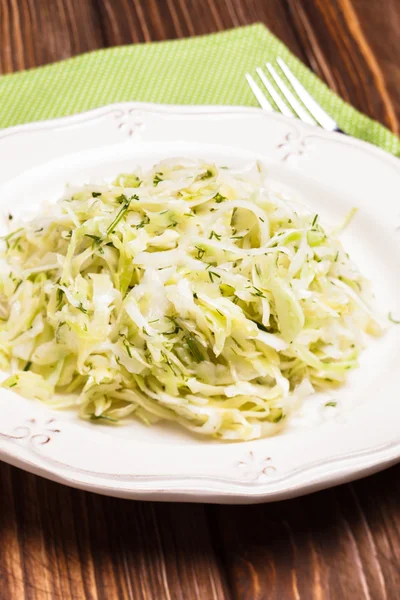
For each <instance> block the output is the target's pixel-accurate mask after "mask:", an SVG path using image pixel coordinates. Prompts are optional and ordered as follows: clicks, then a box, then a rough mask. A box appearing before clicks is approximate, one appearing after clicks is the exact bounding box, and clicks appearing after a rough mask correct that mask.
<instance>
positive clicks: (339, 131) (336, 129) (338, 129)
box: [333, 127, 349, 135]
mask: <svg viewBox="0 0 400 600" xmlns="http://www.w3.org/2000/svg"><path fill="white" fill-rule="evenodd" d="M333 131H336V133H343V134H344V135H349V134H348V133H346V132H345V131H343V129H340V127H335V129H334V130H333Z"/></svg>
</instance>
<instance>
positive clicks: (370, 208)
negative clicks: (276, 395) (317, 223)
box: [0, 103, 400, 503]
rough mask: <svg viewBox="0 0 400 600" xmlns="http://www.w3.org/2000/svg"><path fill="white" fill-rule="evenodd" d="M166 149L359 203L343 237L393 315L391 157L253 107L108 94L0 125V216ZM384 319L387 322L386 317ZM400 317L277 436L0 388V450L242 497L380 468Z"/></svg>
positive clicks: (220, 498)
mask: <svg viewBox="0 0 400 600" xmlns="http://www.w3.org/2000/svg"><path fill="white" fill-rule="evenodd" d="M167 156H186V157H187V156H191V157H197V158H205V159H214V160H216V161H217V162H218V163H219V164H229V165H230V164H234V165H235V164H243V163H246V162H249V161H251V160H253V159H254V158H258V159H261V160H263V161H265V162H266V163H267V164H269V170H270V176H271V179H272V180H274V181H275V182H276V183H275V185H278V186H283V187H286V188H290V189H291V190H294V191H295V193H296V194H297V195H299V196H303V197H304V198H305V199H306V201H307V203H308V204H310V205H311V206H312V207H313V208H314V209H316V210H317V212H318V213H319V214H320V219H321V221H322V222H337V223H338V222H340V221H341V220H342V219H343V217H344V216H345V214H346V213H347V211H348V210H349V209H350V208H351V207H353V206H359V207H360V210H359V212H358V214H357V217H356V218H355V220H354V221H353V222H352V224H351V226H350V227H349V229H348V230H347V231H346V233H345V235H344V236H343V242H344V243H345V245H346V246H347V247H348V248H349V250H350V252H351V254H352V256H353V257H354V258H355V260H356V262H358V264H359V266H360V268H361V270H362V271H363V272H364V273H365V274H366V275H367V276H368V277H370V278H371V279H372V280H373V282H374V286H375V290H376V293H377V297H378V303H379V304H380V306H381V308H382V312H383V313H384V314H387V312H388V311H393V315H394V316H397V318H400V284H399V267H400V260H399V257H400V231H397V230H396V227H397V226H398V225H400V216H399V213H400V206H399V204H398V190H399V189H400V165H399V162H398V160H397V159H395V158H393V157H391V156H389V155H388V154H386V153H384V152H383V151H381V150H378V149H377V148H374V147H372V146H369V145H367V144H365V143H362V142H359V141H356V140H353V139H351V138H348V137H345V136H343V135H340V134H328V133H325V132H324V131H322V130H320V129H316V128H311V127H308V126H306V125H304V124H302V123H301V122H299V121H296V120H294V119H293V120H288V119H286V118H284V117H282V116H280V115H276V114H268V113H265V112H262V111H260V110H258V109H245V108H236V107H232V108H229V107H174V106H157V105H149V104H131V103H129V104H118V105H117V104H116V105H112V106H108V107H104V108H100V109H96V110H93V111H91V112H88V113H85V114H81V115H76V116H73V117H66V118H63V119H58V120H55V121H48V122H44V123H37V124H31V125H25V126H20V127H15V128H12V129H6V130H4V131H2V132H0V165H1V167H0V169H1V172H0V213H1V216H0V218H1V219H2V220H3V223H4V220H5V218H6V217H5V215H6V214H7V213H8V212H9V211H11V212H13V213H14V214H16V213H23V214H24V215H29V213H30V212H32V211H33V212H34V211H35V208H36V207H37V206H38V205H39V204H40V202H42V201H43V200H49V199H50V200H55V199H56V198H57V197H58V196H59V195H60V194H61V193H62V191H63V188H64V184H65V183H67V182H73V183H83V182H85V181H87V180H90V179H92V180H93V179H96V178H97V177H104V176H106V177H109V176H112V175H115V174H117V173H118V172H120V171H124V170H127V169H129V168H134V167H135V165H136V164H139V163H140V164H145V165H146V164H147V165H150V164H152V163H154V162H155V161H156V160H158V159H159V158H164V157H167ZM388 325H390V324H389V322H388ZM399 369H400V326H398V327H396V326H389V328H388V331H387V333H386V334H385V335H384V336H383V337H382V338H381V339H379V340H377V341H373V342H372V343H371V345H370V346H369V348H368V349H367V351H366V352H365V353H364V355H363V357H362V361H361V367H360V369H359V370H358V371H357V372H354V373H353V374H352V376H351V377H350V381H349V384H348V385H346V386H345V387H344V388H343V389H342V390H340V391H339V392H337V393H335V394H334V399H335V400H336V401H337V402H338V408H325V407H324V404H325V402H326V398H324V397H320V396H317V397H316V398H314V399H312V400H310V401H308V402H306V404H305V406H304V409H303V410H302V414H300V415H298V416H297V417H296V418H295V419H294V420H293V423H292V424H291V425H290V427H289V428H288V429H287V430H286V431H285V432H283V433H282V434H280V435H278V436H276V437H273V438H267V439H263V440H258V441H253V442H246V443H236V444H226V443H221V442H216V441H207V440H203V439H199V438H197V437H194V436H191V435H189V434H187V433H185V432H182V431H181V430H179V429H176V428H173V427H170V426H166V425H157V426H155V427H153V428H146V427H145V426H144V425H142V424H140V423H136V422H133V423H132V424H131V425H127V426H124V427H120V428H112V427H106V426H101V425H100V426H99V425H93V424H87V423H84V422H81V421H78V420H77V419H76V418H75V415H73V414H70V413H65V412H57V413H54V412H52V411H50V410H48V409H47V408H46V407H45V406H43V405H41V404H39V403H36V402H34V401H28V400H25V399H23V398H20V397H19V396H17V395H15V394H13V393H12V392H10V391H5V390H1V391H0V458H1V459H2V460H4V461H6V462H9V463H11V464H13V465H17V466H19V467H21V468H23V469H26V470H27V471H31V472H33V473H37V474H40V475H43V476H45V477H48V478H50V479H53V480H55V481H60V482H63V483H67V484H69V485H72V486H75V487H79V488H83V489H87V490H92V491H97V492H100V493H104V494H110V495H113V496H121V497H127V498H138V499H155V500H189V501H209V502H231V503H246V502H260V501H271V500H278V499H282V498H288V497H292V496H296V495H299V494H304V493H307V492H310V491H313V490H317V489H320V488H323V487H327V486H330V485H333V484H337V483H340V482H344V481H348V480H350V479H355V478H357V477H361V476H362V475H365V474H368V473H372V472H374V471H377V470H378V469H382V468H384V467H386V466H388V465H390V464H392V463H394V462H396V461H397V460H398V459H399V457H400V435H399V431H400V430H399V423H400V403H399V391H400V385H399V383H398V373H399Z"/></svg>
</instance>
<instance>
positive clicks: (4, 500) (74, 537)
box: [0, 464, 230, 600]
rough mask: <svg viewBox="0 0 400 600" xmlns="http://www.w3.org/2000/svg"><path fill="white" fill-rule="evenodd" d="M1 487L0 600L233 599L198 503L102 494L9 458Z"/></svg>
mask: <svg viewBox="0 0 400 600" xmlns="http://www.w3.org/2000/svg"><path fill="white" fill-rule="evenodd" d="M0 490H1V493H0V540H1V543H0V600H11V599H12V600H14V598H15V600H19V599H20V598H27V599H29V600H43V599H47V598H61V599H62V600H65V599H68V598H71V599H72V598H73V599H78V600H82V599H83V598H86V599H88V600H109V599H110V598H118V599H121V600H124V599H128V600H142V599H143V600H152V599H155V598H157V599H158V598H166V599H170V600H186V599H187V598H192V597H198V598H207V599H210V600H227V599H229V598H230V596H229V592H228V589H227V586H226V582H225V580H224V578H225V575H224V572H223V571H222V570H221V569H220V568H219V566H220V558H219V557H218V556H217V554H216V550H215V548H214V545H213V540H212V537H211V533H210V530H209V527H208V520H207V514H206V510H205V507H204V506H203V505H201V504H199V505H184V504H182V505H177V504H165V505H163V504H155V503H151V502H149V503H144V502H130V501H127V500H119V499H116V498H106V497H102V496H96V495H94V494H88V493H85V492H81V491H78V490H73V489H71V488H67V487H64V486H61V485H58V484H55V483H52V482H48V481H46V480H44V479H41V478H38V477H34V476H33V475H29V474H26V473H23V472H22V471H20V470H19V469H14V468H12V467H9V466H8V465H5V464H1V465H0ZM193 593H195V594H196V596H193Z"/></svg>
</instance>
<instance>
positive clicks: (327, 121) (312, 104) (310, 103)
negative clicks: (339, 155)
mask: <svg viewBox="0 0 400 600" xmlns="http://www.w3.org/2000/svg"><path fill="white" fill-rule="evenodd" d="M276 61H277V63H278V65H279V66H280V68H281V69H282V71H283V72H284V73H285V75H286V77H287V78H288V80H289V81H290V83H291V84H292V86H293V89H294V90H295V91H296V93H297V95H298V97H299V98H300V99H301V100H302V101H303V102H304V104H305V106H306V107H307V108H308V110H309V111H310V113H311V114H312V116H313V117H314V118H315V119H316V120H317V121H318V123H319V124H320V125H321V126H322V127H323V128H324V129H327V130H329V131H334V130H336V129H337V124H336V122H335V121H334V120H333V119H332V117H331V116H330V115H328V113H326V112H325V111H324V109H323V108H322V107H321V106H320V105H319V104H318V102H316V101H315V100H314V98H313V97H312V96H310V94H309V93H308V92H307V90H306V89H305V88H304V87H303V86H302V84H301V83H300V81H299V80H298V79H297V77H295V76H294V75H293V73H292V71H291V70H290V69H289V67H288V66H287V64H286V63H285V62H284V61H283V60H282V59H281V58H277V59H276Z"/></svg>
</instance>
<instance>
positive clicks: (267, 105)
mask: <svg viewBox="0 0 400 600" xmlns="http://www.w3.org/2000/svg"><path fill="white" fill-rule="evenodd" d="M276 62H277V63H278V65H279V68H280V70H281V71H282V73H283V74H284V76H285V78H286V79H287V81H288V82H289V83H290V84H291V86H292V88H293V90H294V91H295V92H296V94H297V96H298V98H297V97H296V96H295V94H294V93H293V92H292V91H291V90H290V89H289V87H288V86H287V84H286V83H285V81H284V80H283V79H282V77H281V75H280V74H279V73H278V71H277V70H276V69H275V67H274V66H273V65H272V64H271V63H270V62H268V63H266V67H267V69H268V71H269V73H270V76H271V78H272V79H273V81H274V82H275V84H276V86H277V87H278V89H279V90H280V92H281V94H282V96H284V98H285V99H286V102H285V100H284V99H283V98H282V96H281V95H280V94H279V92H277V90H276V89H275V87H274V86H273V84H272V83H271V81H270V80H269V79H268V77H267V76H266V74H265V73H264V71H263V70H262V69H260V67H257V69H256V72H257V75H258V76H259V78H260V80H261V81H262V83H263V85H264V87H265V88H266V90H267V92H268V94H269V96H270V97H271V98H272V100H273V102H274V103H275V105H276V107H277V109H278V110H279V111H280V112H281V113H282V114H283V115H285V116H287V117H293V116H295V115H297V116H298V117H299V118H300V119H301V120H302V121H304V123H308V124H310V125H320V126H321V127H323V129H326V130H327V131H337V132H339V133H345V132H344V131H343V130H342V129H340V127H339V125H338V124H337V123H336V121H335V120H334V119H332V117H331V116H330V115H328V113H327V112H326V111H325V110H324V109H323V108H322V106H320V105H319V104H318V102H317V101H316V100H314V98H313V97H312V96H311V94H309V93H308V92H307V90H306V89H305V87H303V85H302V84H301V83H300V81H299V80H298V79H297V77H295V76H294V74H293V72H292V71H291V70H290V69H289V67H288V66H287V64H286V63H285V62H284V61H283V60H282V59H281V58H277V59H276ZM246 79H247V82H248V84H249V86H250V87H251V89H252V91H253V94H254V95H255V97H256V98H257V100H258V103H259V104H260V106H261V108H263V109H264V110H268V111H276V108H275V107H274V106H273V105H272V104H271V102H270V101H269V100H268V98H267V96H266V95H265V94H264V92H263V91H262V90H261V88H260V86H259V85H258V84H257V83H256V82H255V80H254V78H253V77H252V75H250V73H246ZM299 100H301V101H302V103H303V104H301V102H300V101H299ZM303 105H304V106H303ZM304 107H305V108H304Z"/></svg>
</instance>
